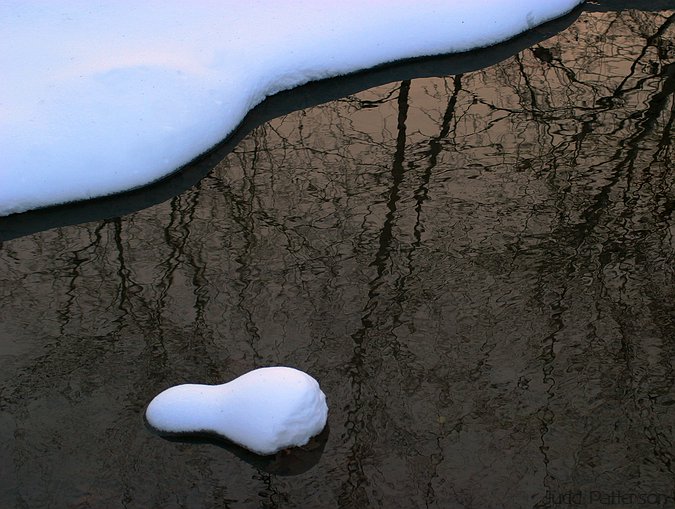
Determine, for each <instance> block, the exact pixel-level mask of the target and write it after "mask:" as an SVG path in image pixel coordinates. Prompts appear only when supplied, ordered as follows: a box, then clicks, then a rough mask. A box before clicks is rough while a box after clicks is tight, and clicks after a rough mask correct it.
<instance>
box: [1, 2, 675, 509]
mask: <svg viewBox="0 0 675 509" xmlns="http://www.w3.org/2000/svg"><path fill="white" fill-rule="evenodd" d="M674 33H675V28H674V27H673V13H672V12H671V11H663V12H652V13H647V12H623V13H600V12H597V13H584V14H582V15H581V17H580V19H579V20H578V21H577V22H576V23H575V24H574V25H573V26H572V27H571V28H570V29H568V30H567V31H565V32H564V33H563V34H561V35H559V36H557V37H556V38H554V39H551V40H549V41H547V42H545V43H542V44H540V45H538V46H537V47H535V48H532V49H530V50H527V51H525V52H523V53H521V54H519V55H518V56H517V57H516V58H513V59H511V60H509V61H507V62H505V63H502V64H499V65H497V66H494V67H491V68H489V69H486V70H484V71H480V72H474V73H471V74H465V75H459V76H452V77H448V78H444V79H419V80H412V81H405V82H402V83H394V84H391V85H387V86H382V87H378V88H376V89H373V90H370V91H367V92H363V93H360V94H358V95H356V96H352V97H347V98H345V99H343V100H339V101H335V102H331V103H327V104H325V105H323V106H319V107H315V108H311V109H308V110H303V111H300V112H297V113H293V114H289V115H287V116H285V117H283V118H280V119H277V120H275V121H272V122H270V123H268V124H266V125H264V126H261V127H260V128H258V129H256V130H255V131H254V132H253V133H251V135H250V136H248V137H247V138H246V139H245V140H244V141H243V142H242V143H241V144H240V145H239V146H238V148H237V149H236V150H235V151H234V152H233V153H232V154H231V155H230V156H229V157H227V158H226V159H225V160H224V161H223V162H222V163H221V164H220V165H219V167H218V168H217V169H216V170H215V171H214V172H213V173H212V174H211V175H210V176H209V177H207V178H206V179H205V180H203V181H202V182H201V184H200V185H199V186H197V187H196V188H194V189H192V190H190V191H187V192H185V193H184V194H182V195H181V196H178V197H176V198H175V199H173V200H171V201H170V202H167V203H164V204H161V205H158V206H156V207H153V208H150V209H147V210H144V211H141V212H138V213H135V214H132V215H129V216H126V217H123V218H120V219H115V220H111V221H106V222H101V223H90V224H86V225H80V226H73V227H67V228H61V229H57V230H52V231H48V232H43V233H40V234H35V235H32V236H28V237H24V238H20V239H15V240H12V241H9V242H5V243H4V245H3V246H2V250H0V280H1V281H2V286H1V287H0V299H1V301H0V302H1V304H2V310H3V311H2V313H3V319H2V323H1V324H0V366H1V367H2V369H1V371H0V377H2V378H1V380H2V383H1V385H0V424H1V425H0V479H2V483H1V485H0V489H1V490H2V491H1V492H0V506H3V507H5V506H7V507H50V506H52V507H163V508H168V507H257V506H263V507H335V506H338V505H340V506H342V507H359V508H360V507H367V506H386V507H404V508H407V507H443V508H445V507H500V506H506V507H533V506H537V505H539V506H541V507H556V506H557V507H562V506H563V505H562V504H558V503H557V502H560V501H562V500H563V497H564V496H566V495H569V494H574V495H576V494H577V493H580V494H581V496H583V497H584V501H585V502H589V501H590V497H591V492H592V491H596V492H598V493H604V494H610V493H612V492H613V491H614V492H616V491H617V490H620V491H621V492H622V493H624V494H631V493H634V494H646V493H649V494H656V495H659V496H662V497H666V496H668V497H672V496H673V478H674V473H673V453H674V450H673V443H672V440H673V425H674V423H675V412H674V411H673V408H674V407H673V404H674V403H675V388H674V385H673V383H674V372H673V359H674V356H673V354H674V349H675V345H674V343H673V337H675V328H674V325H673V321H674V313H673V311H674V307H675V306H674V303H675V290H674V288H675V287H674V286H673V261H674V260H673V258H674V257H673V254H674V251H675V249H674V244H675V243H674V241H673V234H674V233H675V226H674V225H673V180H674V179H673V166H672V150H673V146H672V138H673V136H672V127H673V119H674V118H675V113H674V112H675V105H674V101H673V91H674V90H675V63H674V60H675V58H674V57H675V46H674V45H673V35H674ZM270 364H283V365H291V366H295V367H298V368H300V369H304V370H306V371H308V372H309V373H311V374H312V375H313V376H315V377H316V378H317V379H318V380H319V381H320V382H321V384H322V387H323V389H324V391H325V392H326V394H327V396H328V399H329V406H330V416H329V419H330V426H331V433H330V436H329V438H328V443H327V444H326V446H325V450H324V453H323V456H322V458H321V460H320V461H319V463H318V464H317V465H316V466H315V467H314V468H313V469H311V470H309V471H308V472H305V473H302V474H300V475H298V476H295V477H279V476H276V475H273V474H269V473H267V472H264V471H263V470H258V469H256V467H255V466H252V465H250V464H249V463H245V462H242V461H241V460H240V459H238V458H237V457H236V456H235V455H233V454H231V453H229V452H227V451H225V450H223V449H221V448H219V447H215V446H213V445H210V444H195V443H192V444H186V443H173V442H168V441H165V440H162V439H161V438H158V437H156V436H154V435H152V434H150V433H148V432H147V431H146V429H145V427H144V426H143V420H142V413H143V410H144V407H145V405H146V404H147V402H148V401H149V400H150V399H151V398H152V396H154V395H155V394H156V393H157V392H159V391H160V390H162V389H164V388H166V387H167V386H169V385H172V384H176V383H183V382H200V383H220V382H223V381H226V380H228V379H230V378H233V377H235V376H237V375H239V374H241V373H243V372H245V371H248V370H250V369H253V368H255V367H258V366H263V365H270ZM659 500H660V501H664V500H665V499H659ZM665 503H670V505H671V506H672V505H673V502H672V499H670V500H669V501H666V502H665ZM665 503H664V504H661V506H663V505H665ZM592 505H597V506H600V505H602V504H601V502H600V501H599V499H596V500H595V504H592ZM624 505H628V506H630V505H633V504H625V503H624ZM605 506H606V505H605ZM652 506H654V505H652ZM655 506H657V507H658V506H659V505H655ZM666 506H667V505H666Z"/></svg>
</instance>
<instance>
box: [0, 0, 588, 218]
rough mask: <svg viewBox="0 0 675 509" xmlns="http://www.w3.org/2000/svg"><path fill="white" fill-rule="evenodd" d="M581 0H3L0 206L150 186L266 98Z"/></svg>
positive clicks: (515, 25)
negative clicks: (139, 0) (124, 0)
mask: <svg viewBox="0 0 675 509" xmlns="http://www.w3.org/2000/svg"><path fill="white" fill-rule="evenodd" d="M581 2H582V0H512V1H507V0H472V1H471V2H467V1H465V0H425V1H423V2H411V1H410V0H387V1H383V0H341V1H339V2H337V1H335V2H328V1H322V0H259V1H255V2H241V1H235V0H229V1H228V0H222V1H213V0H210V1H209V0H199V1H191V2H186V1H184V0H147V1H143V2H120V1H119V0H50V1H49V2H45V1H43V0H4V1H2V2H0V34H2V44H0V69H2V79H0V216H4V215H8V214H12V213H15V212H23V211H25V210H29V209H34V208H39V207H45V206H48V205H54V204H58V203H65V202H70V201H75V200H85V199H89V198H94V197H98V196H104V195H108V194H113V193H117V192H121V191H125V190H129V189H133V188H137V187H140V186H143V185H146V184H149V183H151V182H153V181H156V180H158V179H161V178H162V177H165V176H166V175H168V174H169V173H171V172H173V171H175V170H177V169H178V168H180V167H181V166H183V165H185V164H187V163H188V162H190V161H191V160H192V159H194V158H195V157H197V156H199V155H200V154H201V153H203V152H205V151H207V150H208V149H209V148H211V147H213V146H214V145H215V144H217V143H218V142H219V141H221V140H223V139H224V138H226V137H227V136H228V135H229V134H230V133H232V131H233V130H234V129H235V128H236V127H237V125H238V124H239V123H240V122H241V121H242V120H243V118H244V116H245V115H246V113H247V112H248V111H249V110H251V108H253V107H254V106H255V105H257V104H258V103H260V102H261V101H262V100H263V99H264V98H265V97H266V96H269V95H271V94H274V93H275V92H279V91H281V90H285V89H289V88H293V87H296V86H298V85H302V84H304V83H307V82H308V81H312V80H318V79H323V78H328V77H332V76H338V75H341V74H347V73H350V72H354V71H358V70H361V69H367V68H370V67H373V66H375V65H378V64H383V63H386V62H393V61H396V60H400V59H405V58H412V57H420V56H428V55H438V54H442V53H453V52H460V51H468V50H471V49H475V48H481V47H485V46H490V45H493V44H497V43H499V42H501V41H505V40H506V39H510V38H512V37H514V36H516V35H518V34H519V33H521V32H524V31H526V30H528V29H530V28H532V27H534V26H536V25H539V24H541V23H544V22H546V21H548V20H551V19H553V18H556V17H559V16H562V15H563V14H565V13H567V12H569V11H571V10H572V9H573V8H574V7H575V6H576V5H578V4H580V3H581Z"/></svg>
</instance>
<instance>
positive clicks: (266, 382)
mask: <svg viewBox="0 0 675 509" xmlns="http://www.w3.org/2000/svg"><path fill="white" fill-rule="evenodd" d="M145 416H146V419H147V421H148V424H150V426H152V427H153V428H155V429H157V430H158V431H160V432H167V433H198V432H207V433H215V434H218V435H220V436H223V437H225V438H227V439H229V440H231V441H232V442H234V443H236V444H239V445H241V446H242V447H245V448H246V449H249V450H251V451H253V452H255V453H257V454H262V455H268V454H274V453H276V452H278V451H280V450H282V449H286V448H288V447H297V446H302V445H305V444H306V443H307V442H308V441H309V439H310V438H312V437H313V436H315V435H318V434H319V433H320V432H321V430H323V428H324V426H325V425H326V419H327V416H328V406H327V405H326V396H325V395H324V393H323V392H322V391H321V389H320V388H319V384H318V382H317V381H316V380H315V379H314V378H312V377H311V376H309V375H308V374H307V373H304V372H302V371H299V370H297V369H293V368H287V367H270V368H260V369H256V370H253V371H251V372H249V373H246V374H244V375H242V376H240V377H239V378H236V379H234V380H232V381H231V382H228V383H226V384H222V385H199V384H186V385H177V386H175V387H171V388H169V389H167V390H165V391H164V392H162V393H160V394H159V395H157V396H156V397H155V398H154V399H153V400H152V401H151V402H150V404H149V405H148V408H147V410H146V413H145Z"/></svg>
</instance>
